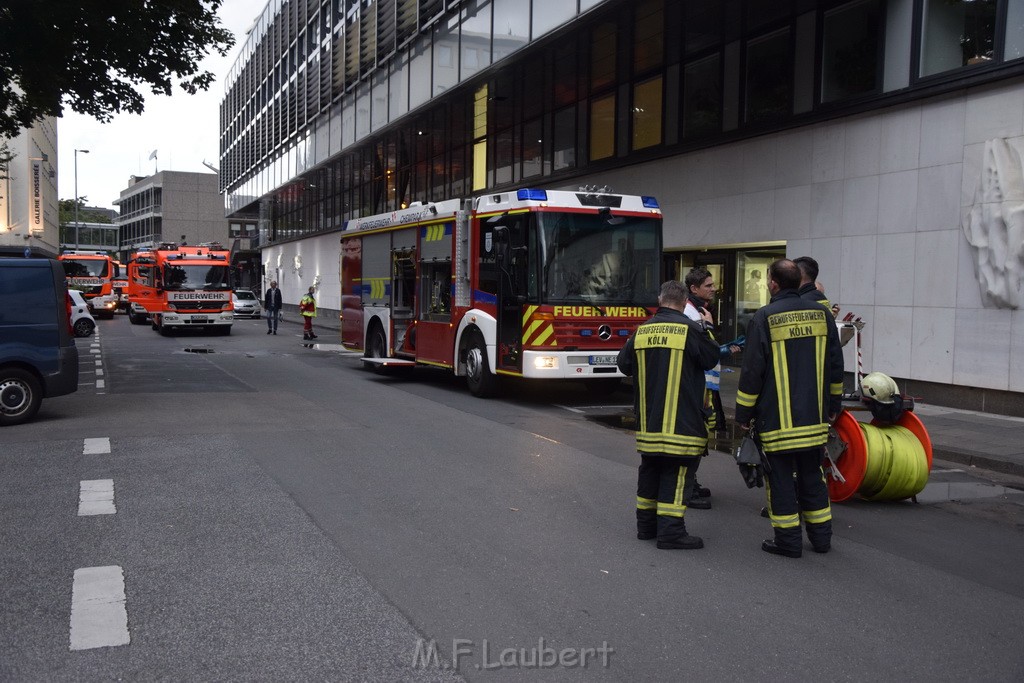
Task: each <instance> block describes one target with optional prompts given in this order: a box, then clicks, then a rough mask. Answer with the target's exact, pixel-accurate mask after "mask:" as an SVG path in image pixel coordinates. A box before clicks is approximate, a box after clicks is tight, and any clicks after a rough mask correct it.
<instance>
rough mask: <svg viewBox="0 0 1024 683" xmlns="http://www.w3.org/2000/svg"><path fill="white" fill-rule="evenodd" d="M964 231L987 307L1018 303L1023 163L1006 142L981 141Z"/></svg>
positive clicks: (1022, 264)
mask: <svg viewBox="0 0 1024 683" xmlns="http://www.w3.org/2000/svg"><path fill="white" fill-rule="evenodd" d="M962 227H963V231H964V235H965V236H966V237H967V242H968V243H969V244H970V245H971V251H972V254H973V256H974V269H975V270H974V272H975V275H976V276H977V279H978V285H979V286H980V287H981V300H982V303H983V304H984V305H985V307H986V308H1013V309H1016V308H1020V305H1021V302H1022V300H1024V293H1022V292H1021V281H1022V274H1024V165H1022V164H1021V155H1020V152H1019V151H1018V150H1017V149H1016V148H1015V147H1014V146H1013V145H1011V144H1010V143H1009V142H1008V141H1006V140H1004V139H1002V138H995V139H993V140H989V141H987V142H986V143H985V151H984V153H983V155H982V161H981V177H980V178H979V180H978V187H977V189H976V190H975V191H974V199H973V201H972V202H971V205H970V207H969V210H967V211H965V212H964V214H963V225H962Z"/></svg>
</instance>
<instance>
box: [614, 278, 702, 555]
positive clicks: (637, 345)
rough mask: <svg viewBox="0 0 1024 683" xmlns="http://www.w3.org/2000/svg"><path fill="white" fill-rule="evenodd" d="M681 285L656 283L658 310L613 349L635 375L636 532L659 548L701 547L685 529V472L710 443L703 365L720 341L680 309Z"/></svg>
mask: <svg viewBox="0 0 1024 683" xmlns="http://www.w3.org/2000/svg"><path fill="white" fill-rule="evenodd" d="M685 308H686V289H685V288H684V287H683V284H682V283H681V282H678V281H676V280H669V281H668V282H666V283H665V284H663V285H662V286H661V293H660V295H659V296H658V311H657V312H656V313H655V314H654V316H653V317H652V318H650V319H649V320H648V321H647V322H645V323H643V324H642V325H640V326H639V327H638V328H637V330H636V332H634V333H633V336H631V337H630V338H629V340H628V341H627V342H626V345H625V346H624V347H623V348H622V350H621V351H619V355H618V359H617V365H618V368H619V370H620V371H621V372H622V373H623V374H624V375H627V376H629V377H634V378H635V379H634V383H633V401H634V411H635V414H636V449H637V451H638V452H639V453H640V470H639V472H638V474H637V487H636V535H637V538H639V539H641V540H648V539H655V538H656V539H657V540H658V547H659V548H662V549H668V550H671V549H684V550H691V549H696V548H703V547H704V541H703V540H702V539H701V538H699V537H697V536H691V535H689V534H688V533H687V530H686V522H685V520H684V519H683V515H684V514H685V513H686V505H687V500H686V497H685V495H684V492H685V491H686V490H687V488H688V486H689V478H690V476H691V475H690V472H691V470H692V468H693V467H694V466H695V465H696V463H697V461H698V460H699V459H700V456H701V454H702V453H703V452H704V449H705V448H707V445H708V427H707V423H706V418H707V415H706V413H705V409H704V407H705V401H704V394H705V390H704V371H705V370H710V369H711V368H713V367H715V364H716V363H718V344H716V343H715V341H714V340H713V339H712V338H711V335H710V333H709V332H708V331H707V330H706V329H705V326H704V325H703V323H698V322H694V321H693V320H690V319H689V318H687V317H686V316H685V315H684V314H683V310H684V309H685Z"/></svg>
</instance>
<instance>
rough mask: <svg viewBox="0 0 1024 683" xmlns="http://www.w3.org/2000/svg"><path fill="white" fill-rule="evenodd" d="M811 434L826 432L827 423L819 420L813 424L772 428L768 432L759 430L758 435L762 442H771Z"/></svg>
mask: <svg viewBox="0 0 1024 683" xmlns="http://www.w3.org/2000/svg"><path fill="white" fill-rule="evenodd" d="M812 434H828V423H827V422H819V423H817V424H813V425H804V426H803V427H789V428H788V429H773V430H771V431H768V432H761V433H760V437H761V442H762V443H771V442H773V441H781V440H783V439H788V438H792V437H794V436H810V435H812Z"/></svg>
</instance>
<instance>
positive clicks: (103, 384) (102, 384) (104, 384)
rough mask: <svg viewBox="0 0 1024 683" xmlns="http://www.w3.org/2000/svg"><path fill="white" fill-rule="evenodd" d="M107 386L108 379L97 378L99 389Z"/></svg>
mask: <svg viewBox="0 0 1024 683" xmlns="http://www.w3.org/2000/svg"><path fill="white" fill-rule="evenodd" d="M97 374H100V375H102V374H103V373H102V372H101V373H97ZM106 386H107V381H106V380H103V379H98V380H96V388H97V389H105V388H106ZM107 452H108V453H109V452H110V451H107Z"/></svg>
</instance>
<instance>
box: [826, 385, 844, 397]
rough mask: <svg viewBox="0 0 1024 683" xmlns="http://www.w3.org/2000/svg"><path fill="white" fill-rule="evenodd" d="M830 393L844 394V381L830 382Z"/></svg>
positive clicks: (835, 394) (834, 394)
mask: <svg viewBox="0 0 1024 683" xmlns="http://www.w3.org/2000/svg"><path fill="white" fill-rule="evenodd" d="M828 393H830V394H832V395H833V396H842V395H843V383H842V382H836V383H835V384H830V385H829V386H828Z"/></svg>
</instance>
